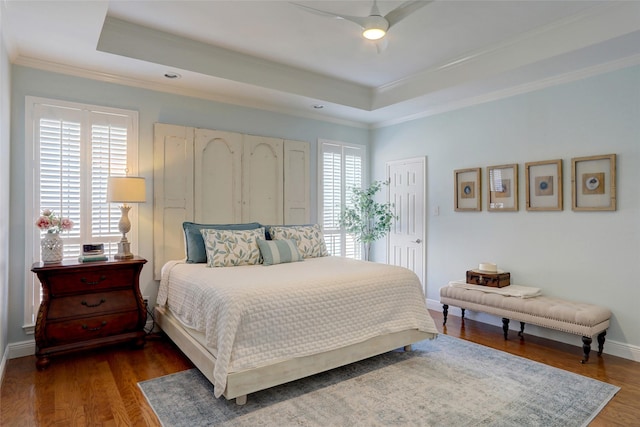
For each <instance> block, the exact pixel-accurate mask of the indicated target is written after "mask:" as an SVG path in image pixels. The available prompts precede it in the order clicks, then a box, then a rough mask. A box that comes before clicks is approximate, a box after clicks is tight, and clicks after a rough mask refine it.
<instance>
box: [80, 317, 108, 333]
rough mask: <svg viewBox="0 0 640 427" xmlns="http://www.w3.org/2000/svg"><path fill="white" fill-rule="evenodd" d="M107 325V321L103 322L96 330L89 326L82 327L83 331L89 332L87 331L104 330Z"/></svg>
mask: <svg viewBox="0 0 640 427" xmlns="http://www.w3.org/2000/svg"><path fill="white" fill-rule="evenodd" d="M106 324H107V321H106V320H103V321H102V323H101V324H100V326H97V327H95V328H90V327H88V326H87V325H82V329H84V330H87V331H99V330H100V329H102V328H104V327H105V325H106Z"/></svg>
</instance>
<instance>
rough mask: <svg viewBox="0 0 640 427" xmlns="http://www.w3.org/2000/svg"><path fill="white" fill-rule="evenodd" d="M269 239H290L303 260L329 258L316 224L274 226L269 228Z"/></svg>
mask: <svg viewBox="0 0 640 427" xmlns="http://www.w3.org/2000/svg"><path fill="white" fill-rule="evenodd" d="M269 233H270V234H271V239H273V240H282V239H292V240H295V242H296V244H297V245H298V250H299V251H300V254H302V257H303V258H317V257H322V256H329V252H327V246H326V245H325V243H324V236H323V235H322V230H321V229H320V226H319V225H318V224H315V225H289V226H278V225H274V226H272V227H271V228H269Z"/></svg>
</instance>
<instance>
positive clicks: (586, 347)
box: [580, 337, 592, 363]
mask: <svg viewBox="0 0 640 427" xmlns="http://www.w3.org/2000/svg"><path fill="white" fill-rule="evenodd" d="M591 341H592V339H591V337H582V352H583V353H584V354H583V355H582V360H581V361H580V363H587V362H588V361H589V353H591Z"/></svg>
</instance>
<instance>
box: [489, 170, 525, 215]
mask: <svg viewBox="0 0 640 427" xmlns="http://www.w3.org/2000/svg"><path fill="white" fill-rule="evenodd" d="M487 178H488V181H489V182H488V185H487V194H489V201H488V210H489V211H493V212H500V211H505V212H506V211H517V210H518V165H517V164H513V165H501V166H489V167H488V168H487Z"/></svg>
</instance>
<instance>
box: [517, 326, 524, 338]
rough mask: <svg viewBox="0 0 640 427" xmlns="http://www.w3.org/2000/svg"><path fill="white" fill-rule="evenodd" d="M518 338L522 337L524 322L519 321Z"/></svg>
mask: <svg viewBox="0 0 640 427" xmlns="http://www.w3.org/2000/svg"><path fill="white" fill-rule="evenodd" d="M518 336H519V337H520V338H524V322H520V332H518Z"/></svg>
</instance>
